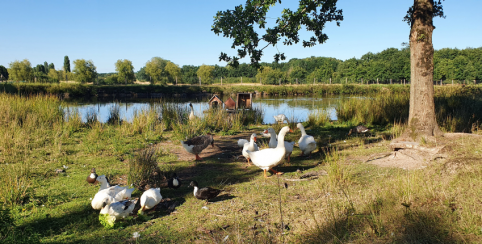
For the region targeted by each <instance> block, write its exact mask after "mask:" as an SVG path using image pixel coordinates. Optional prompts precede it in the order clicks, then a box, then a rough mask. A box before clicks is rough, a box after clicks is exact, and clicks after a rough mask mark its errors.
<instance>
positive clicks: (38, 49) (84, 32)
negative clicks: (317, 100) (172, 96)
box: [0, 0, 482, 73]
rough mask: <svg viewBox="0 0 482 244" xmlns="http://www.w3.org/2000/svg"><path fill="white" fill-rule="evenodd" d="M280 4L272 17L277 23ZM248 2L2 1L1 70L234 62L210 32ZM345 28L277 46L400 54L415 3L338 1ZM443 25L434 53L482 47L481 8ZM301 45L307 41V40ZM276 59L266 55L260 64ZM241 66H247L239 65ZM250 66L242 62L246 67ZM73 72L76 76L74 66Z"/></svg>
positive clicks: (305, 52)
mask: <svg viewBox="0 0 482 244" xmlns="http://www.w3.org/2000/svg"><path fill="white" fill-rule="evenodd" d="M296 2H297V1H294V0H292V1H286V0H285V1H283V4H282V5H281V6H276V7H274V8H273V9H272V10H271V11H270V12H269V13H268V16H269V17H270V20H272V21H274V20H275V19H276V18H277V17H278V16H279V13H280V11H281V9H282V8H283V7H291V8H292V7H296ZM242 3H244V1H226V0H216V1H215V0H207V1H161V0H157V1H110V0H102V1H98V0H95V1H91V0H82V1H77V0H69V1H66V0H62V1H53V0H47V1H37V0H36V1H23V0H15V1H8V0H1V1H0V6H1V7H2V10H1V11H0V12H1V14H0V26H1V28H0V30H1V35H0V65H3V66H5V67H8V64H9V63H10V62H12V61H15V60H23V59H28V60H30V62H31V63H32V66H35V65H37V64H43V62H44V61H47V62H48V63H54V64H55V67H56V69H60V68H61V67H62V65H63V60H64V56H65V55H68V56H69V58H70V60H71V62H72V61H73V60H75V59H87V60H89V59H90V60H92V61H93V62H94V64H95V66H96V67H97V71H98V72H99V73H105V72H114V71H115V67H114V63H115V62H116V61H117V60H118V59H129V60H131V61H132V62H133V65H134V69H135V70H136V71H137V70H139V69H140V68H141V67H142V66H144V65H145V63H146V61H148V60H149V59H151V58H152V57H155V56H158V57H162V58H164V59H167V60H171V61H172V62H174V63H176V64H178V65H179V66H182V65H201V64H208V65H214V64H218V65H221V66H224V65H225V63H224V62H219V59H218V57H219V54H220V52H221V51H223V52H227V53H228V54H235V50H233V49H231V48H230V46H231V44H232V41H231V40H230V39H228V38H224V37H222V36H217V35H215V34H214V33H213V32H212V31H211V25H212V23H213V16H215V15H216V12H217V11H219V10H226V9H234V6H236V5H239V4H242ZM338 4H339V7H340V8H342V9H343V13H344V21H342V22H341V26H340V27H337V26H336V24H335V23H329V24H327V26H326V28H325V32H326V33H327V34H328V36H329V40H328V41H327V43H325V44H323V45H316V46H315V47H312V48H303V47H302V45H301V44H298V45H294V46H283V45H282V44H279V45H278V50H279V51H280V52H284V53H285V55H286V56H287V58H288V59H290V58H305V57H310V56H322V57H334V58H338V59H341V60H346V59H349V58H353V57H356V58H360V57H361V56H362V55H363V54H365V53H367V52H373V53H377V52H380V51H383V50H384V49H387V48H390V47H395V48H401V43H402V42H408V35H409V31H410V29H409V26H408V25H407V24H406V23H405V22H402V19H403V16H405V13H406V11H407V9H408V7H409V6H410V5H411V4H413V0H366V1H360V0H340V1H339V3H338ZM443 4H444V9H445V15H446V16H447V18H446V19H441V18H437V19H435V20H434V24H435V26H436V29H435V31H434V34H433V44H434V48H435V49H441V48H445V47H449V48H459V49H464V48H467V47H473V48H477V47H481V46H482V25H481V24H480V23H482V21H481V20H480V17H478V16H480V13H479V11H480V9H482V1H481V0H466V1H455V0H447V1H445V2H444V3H443ZM301 37H305V38H308V37H309V35H308V34H306V33H305V34H303V35H302V36H301ZM276 52H277V49H276V48H274V47H269V48H267V49H265V53H264V56H263V59H262V61H263V62H272V61H273V55H274V54H275V53H276ZM242 61H243V60H242ZM246 61H247V60H245V62H246ZM71 65H72V68H73V64H71Z"/></svg>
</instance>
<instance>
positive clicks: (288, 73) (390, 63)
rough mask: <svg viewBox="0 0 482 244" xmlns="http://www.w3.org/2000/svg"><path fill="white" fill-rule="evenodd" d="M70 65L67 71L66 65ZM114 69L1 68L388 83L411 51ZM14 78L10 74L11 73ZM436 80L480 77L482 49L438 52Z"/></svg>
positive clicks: (154, 62) (84, 78) (108, 79)
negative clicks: (256, 65) (257, 63)
mask: <svg viewBox="0 0 482 244" xmlns="http://www.w3.org/2000/svg"><path fill="white" fill-rule="evenodd" d="M65 66H68V69H65ZM115 67H116V71H117V72H115V73H100V74H99V73H97V71H96V67H95V66H94V64H93V62H92V61H91V60H89V61H85V60H83V59H80V60H79V59H78V60H75V61H74V69H73V72H70V61H69V60H68V57H67V56H65V58H64V67H62V69H61V70H58V71H56V70H55V67H54V66H53V64H48V63H47V62H45V63H44V64H39V65H37V66H36V67H34V68H31V67H30V62H29V61H28V60H26V59H25V60H23V61H21V62H19V61H15V62H12V63H10V67H9V68H8V69H6V68H5V67H3V66H0V78H1V79H2V80H14V81H19V80H24V81H34V82H42V83H47V82H49V83H51V82H58V81H60V80H76V81H80V82H82V83H85V82H93V83H95V84H112V85H113V84H131V83H134V81H135V80H139V81H148V82H151V83H152V84H168V83H172V84H176V83H177V84H200V83H201V84H203V85H207V84H214V83H221V82H222V83H223V84H230V83H241V82H242V83H260V84H296V83H298V84H313V83H325V84H327V83H330V82H331V83H333V84H336V83H338V84H345V83H349V84H352V83H364V84H367V83H380V84H390V83H391V82H393V83H400V82H401V81H407V82H409V81H410V49H409V48H408V47H405V48H402V49H397V48H388V49H386V50H384V51H382V52H379V53H371V52H369V53H367V54H365V55H363V56H362V57H361V58H360V59H356V58H351V59H347V60H345V61H342V60H339V59H335V58H327V57H314V56H312V57H309V58H304V59H291V60H289V61H288V62H286V63H275V62H273V63H262V64H261V68H260V69H256V68H254V67H253V66H251V65H249V64H240V65H239V66H238V67H236V68H234V67H230V66H226V67H223V66H219V65H214V66H211V65H201V66H194V65H184V66H182V67H179V66H178V65H176V64H174V63H172V62H171V61H169V60H165V59H162V58H160V57H154V58H152V59H151V60H149V61H147V62H146V65H145V66H144V67H141V68H140V69H139V71H138V72H136V73H134V71H133V70H134V67H133V66H132V62H131V61H129V60H118V61H117V62H116V63H115ZM9 76H10V77H9ZM434 80H435V81H438V82H440V81H441V80H442V81H444V83H451V82H452V80H455V83H463V82H464V81H470V82H472V81H473V80H482V47H479V48H467V49H463V50H459V49H452V48H444V49H440V50H436V51H435V53H434Z"/></svg>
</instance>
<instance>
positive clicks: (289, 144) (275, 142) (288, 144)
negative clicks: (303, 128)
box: [265, 128, 295, 163]
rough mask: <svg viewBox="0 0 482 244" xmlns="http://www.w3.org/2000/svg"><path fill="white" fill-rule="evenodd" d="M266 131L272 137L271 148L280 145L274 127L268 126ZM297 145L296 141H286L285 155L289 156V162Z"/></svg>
mask: <svg viewBox="0 0 482 244" xmlns="http://www.w3.org/2000/svg"><path fill="white" fill-rule="evenodd" d="M265 133H268V134H270V135H271V138H270V139H269V143H268V146H269V148H276V147H277V146H278V140H277V139H276V137H277V136H275V135H276V133H275V131H274V129H273V128H268V129H267V130H266V131H265ZM294 146H295V142H294V141H292V142H287V141H285V148H286V154H285V157H288V163H289V162H290V160H291V153H292V152H293V147H294Z"/></svg>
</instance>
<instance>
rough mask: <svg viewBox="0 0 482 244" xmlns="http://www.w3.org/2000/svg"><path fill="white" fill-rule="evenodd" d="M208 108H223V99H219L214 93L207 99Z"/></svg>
mask: <svg viewBox="0 0 482 244" xmlns="http://www.w3.org/2000/svg"><path fill="white" fill-rule="evenodd" d="M209 108H223V100H221V98H219V97H218V95H214V96H213V97H212V98H211V99H210V100H209Z"/></svg>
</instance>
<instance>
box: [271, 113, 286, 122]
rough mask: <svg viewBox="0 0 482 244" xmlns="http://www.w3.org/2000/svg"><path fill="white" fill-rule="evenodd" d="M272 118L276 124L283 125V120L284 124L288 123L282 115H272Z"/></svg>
mask: <svg viewBox="0 0 482 244" xmlns="http://www.w3.org/2000/svg"><path fill="white" fill-rule="evenodd" d="M273 118H274V120H275V121H276V122H277V123H284V121H285V120H286V122H288V123H289V120H288V118H287V117H286V115H284V114H278V115H274V116H273Z"/></svg>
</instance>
